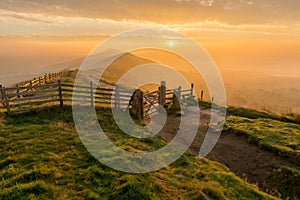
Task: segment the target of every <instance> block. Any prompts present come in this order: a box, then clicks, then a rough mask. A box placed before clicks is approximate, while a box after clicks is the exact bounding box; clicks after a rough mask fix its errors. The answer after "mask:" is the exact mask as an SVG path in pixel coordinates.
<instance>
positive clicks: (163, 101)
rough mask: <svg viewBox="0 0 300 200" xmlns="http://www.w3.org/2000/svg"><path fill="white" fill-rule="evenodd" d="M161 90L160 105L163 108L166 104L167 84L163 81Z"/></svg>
mask: <svg viewBox="0 0 300 200" xmlns="http://www.w3.org/2000/svg"><path fill="white" fill-rule="evenodd" d="M158 90H159V97H158V98H159V105H161V106H163V105H165V104H166V82H165V81H162V82H161V85H160V87H159V88H158Z"/></svg>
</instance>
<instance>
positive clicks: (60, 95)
mask: <svg viewBox="0 0 300 200" xmlns="http://www.w3.org/2000/svg"><path fill="white" fill-rule="evenodd" d="M58 96H59V103H60V107H63V105H64V101H63V96H62V88H61V81H60V80H58Z"/></svg>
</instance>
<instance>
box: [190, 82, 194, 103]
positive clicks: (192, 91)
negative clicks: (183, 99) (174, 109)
mask: <svg viewBox="0 0 300 200" xmlns="http://www.w3.org/2000/svg"><path fill="white" fill-rule="evenodd" d="M189 99H190V100H191V101H192V100H194V84H193V83H192V84H191V93H190V98H189Z"/></svg>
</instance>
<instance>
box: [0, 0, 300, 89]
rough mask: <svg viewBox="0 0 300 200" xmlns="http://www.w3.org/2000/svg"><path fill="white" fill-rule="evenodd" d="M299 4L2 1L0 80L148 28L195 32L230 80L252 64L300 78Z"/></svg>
mask: <svg viewBox="0 0 300 200" xmlns="http://www.w3.org/2000/svg"><path fill="white" fill-rule="evenodd" d="M299 10H300V1H299V0H144V1H140V0H109V1H108V0H85V1H82V0H52V1H48V0H47V1H46V0H27V1H23V0H1V1H0V44H1V48H0V70H1V74H0V84H4V85H6V84H11V83H13V82H14V81H15V80H16V79H17V78H18V79H19V78H21V77H24V76H26V77H30V76H32V74H33V73H34V72H36V73H42V72H43V70H44V71H45V70H51V69H50V66H51V65H53V64H56V63H61V62H66V61H69V60H74V59H77V58H82V57H85V56H86V55H87V54H88V53H89V52H91V50H93V49H94V48H95V47H96V46H97V45H98V44H99V43H101V42H102V41H103V40H105V39H107V38H109V37H111V36H113V35H115V34H118V33H120V32H123V31H127V30H131V29H135V28H147V27H158V28H159V27H162V28H168V29H171V30H173V31H177V32H179V33H182V34H185V35H187V36H189V37H191V38H193V39H194V40H195V41H197V42H198V43H199V44H200V45H202V46H203V47H204V48H205V50H206V51H207V52H208V53H209V54H210V56H211V57H212V59H213V60H214V61H215V63H216V64H217V66H218V68H219V70H220V71H221V74H222V75H223V78H224V81H225V84H226V83H227V85H230V84H231V85H232V84H234V83H232V80H237V81H242V79H247V78H248V77H247V75H248V74H249V72H251V73H252V72H253V71H254V73H253V74H254V75H255V76H258V77H259V76H263V75H264V76H266V75H268V76H273V77H274V76H284V77H296V78H299V77H300V69H299V68H300V67H299V58H300V12H299ZM298 75H299V77H298ZM237 84H238V83H237Z"/></svg>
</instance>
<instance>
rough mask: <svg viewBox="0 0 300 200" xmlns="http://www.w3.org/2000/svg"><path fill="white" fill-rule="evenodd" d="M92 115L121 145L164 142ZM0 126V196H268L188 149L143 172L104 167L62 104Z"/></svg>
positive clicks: (133, 146) (7, 118)
mask: <svg viewBox="0 0 300 200" xmlns="http://www.w3.org/2000/svg"><path fill="white" fill-rule="evenodd" d="M98 118H99V121H100V122H105V123H103V124H101V125H102V126H104V128H105V129H106V130H107V131H108V132H109V134H108V137H109V138H113V141H114V143H115V144H117V145H118V146H120V147H122V148H124V149H147V150H155V149H158V148H160V147H161V146H164V145H165V142H164V141H163V140H162V139H160V138H154V139H153V140H151V141H149V139H145V140H138V139H132V138H131V139H130V138H128V137H127V136H126V135H125V134H124V133H122V132H121V131H120V130H119V129H118V128H117V127H116V125H115V124H114V123H110V122H111V120H112V117H111V113H110V112H108V111H106V110H101V111H99V112H98ZM0 127H1V129H0V160H1V161H0V169H1V171H0V199H272V197H271V196H269V195H266V194H264V193H262V192H259V191H258V190H257V189H256V188H255V187H254V186H252V185H249V184H247V183H246V182H244V181H243V180H241V179H239V178H237V177H236V176H234V174H233V173H231V172H230V171H229V170H228V169H227V168H226V167H224V166H223V165H221V164H218V163H215V162H212V161H209V160H207V159H200V158H197V157H195V156H194V155H192V154H189V153H186V154H184V155H183V156H182V157H181V158H180V159H179V160H177V161H176V162H175V163H173V164H172V165H171V166H169V167H166V168H164V169H162V170H160V171H156V172H152V173H148V174H127V173H123V172H119V171H115V170H113V169H111V168H109V167H106V166H104V165H102V164H101V163H99V162H98V161H97V160H96V159H94V157H92V156H91V155H90V154H89V153H88V152H87V151H86V149H85V147H84V146H83V145H82V143H81V141H80V139H79V137H78V135H77V133H76V130H75V127H74V124H73V120H72V113H71V108H68V107H66V108H59V107H58V106H54V107H49V108H43V109H36V110H32V111H29V112H28V113H21V114H18V115H10V116H3V117H2V118H1V120H0Z"/></svg>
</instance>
